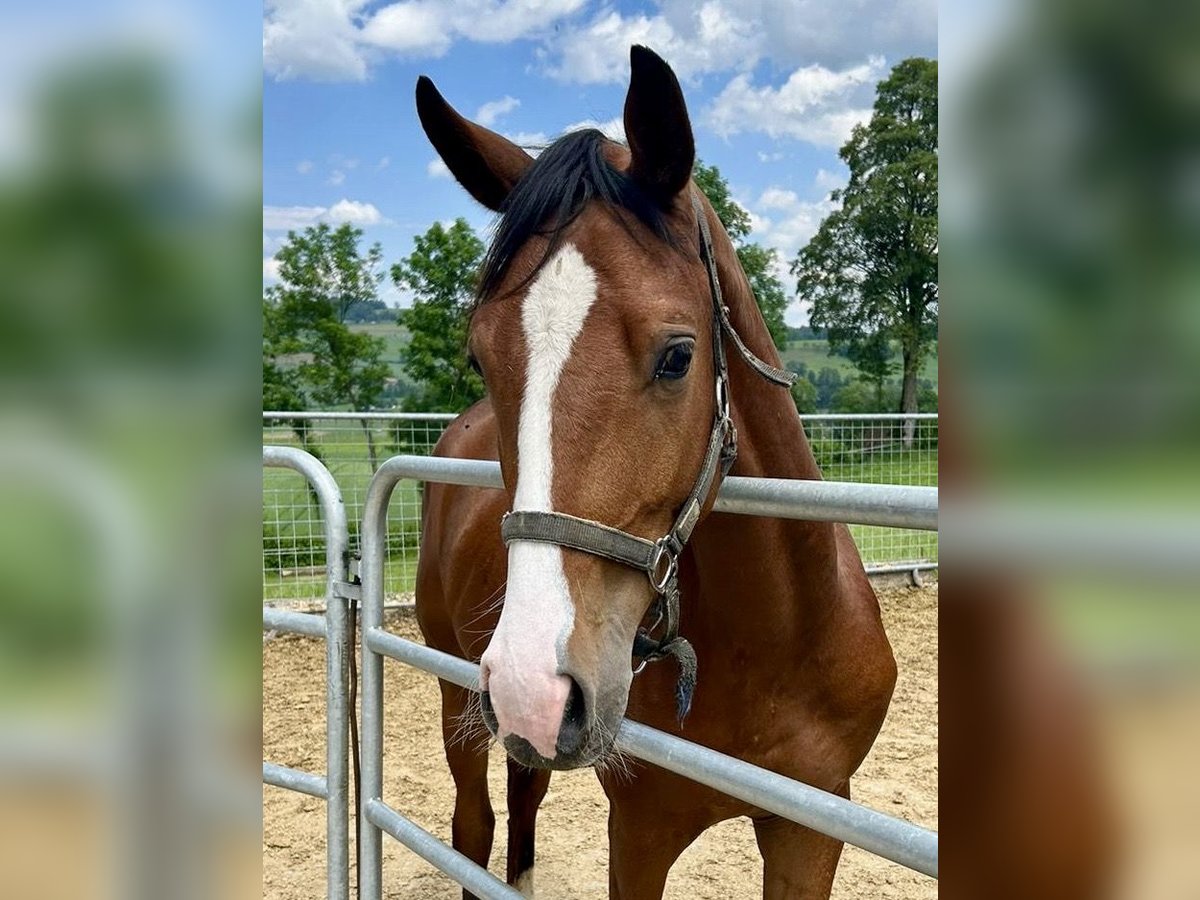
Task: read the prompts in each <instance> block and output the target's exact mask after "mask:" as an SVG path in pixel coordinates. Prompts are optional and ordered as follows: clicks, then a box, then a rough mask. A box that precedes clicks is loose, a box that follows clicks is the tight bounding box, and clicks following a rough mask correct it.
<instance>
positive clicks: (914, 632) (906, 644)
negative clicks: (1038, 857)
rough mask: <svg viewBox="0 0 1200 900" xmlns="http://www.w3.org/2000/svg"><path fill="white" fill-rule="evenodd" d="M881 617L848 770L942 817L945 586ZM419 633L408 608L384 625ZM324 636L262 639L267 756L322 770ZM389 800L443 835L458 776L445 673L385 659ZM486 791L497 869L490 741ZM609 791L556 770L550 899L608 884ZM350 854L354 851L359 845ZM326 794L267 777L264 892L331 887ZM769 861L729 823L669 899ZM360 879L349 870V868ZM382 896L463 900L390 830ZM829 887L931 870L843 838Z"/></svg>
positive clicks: (500, 790)
mask: <svg viewBox="0 0 1200 900" xmlns="http://www.w3.org/2000/svg"><path fill="white" fill-rule="evenodd" d="M879 593H880V603H881V605H882V607H883V616H884V623H885V624H886V626H887V631H888V635H889V637H890V638H891V641H892V646H893V648H894V649H895V653H896V659H897V662H898V664H899V669H900V676H899V681H898V683H897V685H896V693H895V697H894V699H893V701H892V706H891V710H890V712H889V713H888V717H887V720H886V722H885V723H884V726H883V731H882V732H881V734H880V736H879V739H878V740H877V741H876V743H875V746H874V748H873V749H872V751H871V753H870V755H869V756H868V757H867V759H866V761H865V762H864V763H863V765H862V768H861V769H860V770H859V772H858V774H857V775H856V776H855V777H854V779H853V781H852V782H851V791H852V794H853V797H854V799H855V800H856V801H858V802H860V803H865V804H867V805H868V806H871V807H874V808H876V809H879V810H882V811H884V812H887V813H890V814H892V815H897V816H901V817H903V818H906V819H908V820H910V821H913V822H917V823H919V824H922V825H925V826H927V827H930V828H934V829H936V828H937V811H938V808H937V777H938V768H937V767H938V755H937V749H938V696H937V653H938V650H937V647H938V644H937V636H938V633H937V586H936V585H932V586H927V587H924V588H922V589H910V588H904V587H900V588H887V589H881V590H880V592H879ZM388 627H389V628H390V629H392V630H393V631H395V632H397V633H398V634H401V635H403V636H405V637H410V638H415V639H417V640H420V637H419V632H418V631H417V627H416V623H415V621H414V620H413V619H412V617H411V614H409V615H396V616H394V617H393V618H392V619H391V620H390V621H389V624H388ZM324 666H325V663H324V657H323V645H322V644H321V643H320V642H318V641H315V640H311V639H307V638H300V637H292V636H287V637H280V638H273V639H269V640H267V641H266V642H265V644H264V646H263V710H264V712H263V746H264V757H265V758H266V759H269V760H272V761H274V762H279V763H284V764H287V765H292V766H297V767H299V768H303V769H307V770H309V771H321V770H322V769H323V768H324V766H323V756H324V749H323V748H324V727H325V726H324V711H323V710H324V696H325V677H324V671H325V670H324ZM384 671H385V692H386V697H387V704H388V716H387V719H386V722H385V732H384V736H385V759H384V772H385V775H384V778H385V781H384V798H385V799H386V800H387V802H388V803H389V804H390V805H392V806H393V807H395V808H396V809H398V810H400V811H401V812H403V813H405V814H406V815H408V816H409V817H411V818H412V819H414V820H415V821H416V822H418V823H420V824H421V825H422V826H424V827H425V828H427V829H429V830H430V831H432V832H433V833H435V834H437V835H438V836H440V837H441V838H443V839H444V840H447V841H449V838H450V814H451V811H452V809H453V797H454V793H453V790H454V789H453V783H452V782H451V780H450V772H449V769H448V768H447V766H446V763H445V758H444V756H443V755H442V745H441V729H440V727H439V720H440V719H439V695H438V690H437V683H436V681H435V680H434V679H433V678H432V677H431V676H428V675H426V674H425V673H423V672H419V671H417V670H415V669H411V668H409V667H407V666H404V665H401V664H399V663H389V664H388V665H386V666H385V669H384ZM490 782H491V787H492V802H493V805H494V806H495V807H496V809H497V811H498V812H497V817H496V818H497V823H496V839H495V843H494V845H493V846H494V849H493V852H492V860H491V868H492V871H493V872H499V873H500V874H503V872H504V858H503V854H504V847H505V841H506V837H505V834H504V828H505V825H504V814H503V808H504V800H503V797H504V782H505V766H504V761H503V757H502V754H500V753H498V752H493V754H492V759H491V768H490ZM606 817H607V801H606V800H605V797H604V794H603V792H602V791H601V790H600V786H599V784H598V783H597V781H596V779H595V776H594V775H593V774H592V773H591V772H590V771H580V772H566V773H557V774H556V775H555V776H554V778H553V780H552V781H551V783H550V791H549V793H548V795H547V796H546V800H545V802H544V803H543V805H542V809H541V813H540V815H539V817H538V848H537V865H536V878H537V889H538V894H539V896H541V897H543V898H555V900H557V898H564V900H566V898H580V900H582V898H599V897H604V896H606V895H607V887H608V875H607V838H606V834H605V821H606ZM351 859H353V849H352V850H351ZM324 868H325V817H324V811H323V804H322V803H321V802H320V801H318V800H315V799H313V798H310V797H306V796H303V795H300V794H294V793H290V792H287V791H283V790H280V789H278V788H273V787H266V786H264V788H263V896H264V897H266V898H273V900H299V898H312V897H318V896H322V895H323V894H324ZM761 873H762V863H761V858H760V857H759V855H758V850H757V847H756V846H755V843H754V833H753V829H752V828H751V826H750V823H749V821H748V820H745V819H737V820H733V821H729V822H724V823H722V824H720V825H718V826H716V827H714V828H712V829H710V830H709V831H707V832H706V833H705V834H703V835H702V836H701V837H700V838H699V840H697V841H696V843H695V844H693V845H692V846H691V847H690V848H689V849H688V850H687V851H686V852H685V853H684V855H683V856H682V857H681V858H680V859H679V861H678V862H677V863H676V864H675V867H674V868H673V869H672V871H671V875H670V878H669V879H668V881H667V892H666V896H667V897H668V898H678V900H683V898H686V900H709V898H712V900H716V898H727V897H754V896H758V895H759V892H760V885H761ZM351 877H352V879H353V874H352V875H351ZM384 894H385V896H387V897H392V898H415V900H435V898H437V900H443V898H444V900H452V898H454V900H456V898H458V897H460V896H461V894H460V889H459V887H458V886H457V885H456V884H454V882H452V881H451V880H450V879H449V878H448V877H447V876H445V875H443V874H442V873H441V872H438V871H437V870H435V869H433V868H431V867H430V866H429V865H428V864H426V863H425V862H424V861H422V860H421V859H419V858H418V857H416V856H415V855H413V854H412V853H410V852H409V851H408V850H406V849H405V848H404V847H402V846H400V845H399V844H398V843H396V842H395V841H393V840H391V839H390V838H388V837H386V836H385V837H384ZM833 896H834V897H837V898H849V897H878V898H886V900H890V898H932V897H936V896H937V882H935V881H933V880H932V879H929V878H926V877H925V876H923V875H919V874H917V873H915V872H911V871H909V870H907V869H904V868H902V867H900V866H897V865H894V864H892V863H889V862H887V861H885V860H882V859H880V858H878V857H875V856H872V855H871V854H869V853H866V852H865V851H861V850H858V849H857V848H854V847H847V848H846V850H845V853H844V854H843V856H842V863H841V866H840V868H839V870H838V875H837V880H836V882H835V883H834V890H833Z"/></svg>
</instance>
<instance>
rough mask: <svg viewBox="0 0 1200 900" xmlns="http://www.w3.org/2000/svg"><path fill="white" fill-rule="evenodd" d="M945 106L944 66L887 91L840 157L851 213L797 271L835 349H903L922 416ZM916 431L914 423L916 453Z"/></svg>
mask: <svg viewBox="0 0 1200 900" xmlns="http://www.w3.org/2000/svg"><path fill="white" fill-rule="evenodd" d="M937 104H938V96H937V62H936V61H934V60H928V59H919V58H913V59H906V60H904V61H903V62H901V63H899V64H898V65H897V66H896V67H895V68H894V69H892V72H891V74H890V75H889V76H888V77H887V78H886V79H885V80H884V81H882V82H880V84H879V87H878V89H877V93H876V98H875V107H874V112H873V114H872V116H871V121H870V123H869V124H867V125H856V126H855V128H854V130H853V132H852V133H851V135H850V139H849V140H848V141H847V142H846V144H845V145H844V146H843V147H842V149H841V151H840V153H839V155H840V156H841V158H842V160H843V161H844V162H845V163H846V165H847V167H848V168H849V170H850V179H849V183H848V184H847V186H846V187H845V189H844V190H840V191H834V192H833V194H832V199H833V200H834V201H839V202H840V203H841V208H840V209H838V210H836V211H834V212H832V213H830V215H829V216H828V217H827V218H826V219H825V221H824V222H822V223H821V227H820V228H819V229H818V231H817V234H816V235H815V236H814V237H813V239H812V240H811V241H810V242H809V244H808V245H807V246H806V247H804V248H803V249H802V250H801V251H800V253H799V255H798V256H797V257H796V260H795V261H794V263H793V264H792V273H793V274H794V275H796V276H797V291H798V292H799V294H800V296H801V297H803V298H804V299H806V300H808V301H809V302H810V303H811V304H812V316H811V321H812V324H813V325H814V326H815V327H818V328H824V329H825V330H826V331H827V333H828V337H829V343H830V346H831V347H839V346H849V347H861V346H862V345H863V344H864V343H866V342H870V341H872V340H889V339H890V340H894V341H896V342H898V344H899V346H900V355H901V372H902V378H901V391H900V411H901V412H906V413H913V412H916V411H917V406H918V384H917V373H918V371H919V370H920V367H921V361H922V359H923V358H924V357H925V355H926V354H927V353H928V352H929V350H930V348H931V347H932V346H933V344H934V341H935V340H936V339H937V322H938V282H937V275H938V258H937V253H938V230H937V210H938V205H937V188H938V153H937V142H938V135H937V123H938V105H937ZM855 352H856V353H859V352H860V351H858V350H856V351H855ZM860 357H861V358H863V359H870V358H871V357H870V354H869V353H867V354H866V355H865V356H864V355H862V354H861V353H860ZM914 428H915V421H914V420H911V419H909V420H906V422H905V425H904V441H905V444H906V445H908V444H911V442H912V436H913V431H914Z"/></svg>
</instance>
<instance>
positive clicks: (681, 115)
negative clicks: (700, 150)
mask: <svg viewBox="0 0 1200 900" xmlns="http://www.w3.org/2000/svg"><path fill="white" fill-rule="evenodd" d="M629 62H630V65H631V69H632V75H631V76H630V79H629V93H628V94H627V95H626V96H625V138H626V140H628V141H629V152H630V155H631V156H632V161H631V162H630V164H629V174H630V175H631V176H632V177H633V178H634V179H636V180H637V181H638V182H639V183H640V184H641V185H642V187H644V188H645V189H646V190H647V191H649V192H650V195H651V196H653V197H655V198H656V199H657V200H658V201H659V202H660V203H662V204H664V205H665V204H666V203H668V202H669V201H671V200H673V199H674V198H675V197H676V195H678V194H679V192H680V191H682V190H683V189H684V188H685V187H687V184H688V181H689V180H690V179H691V177H692V165H693V163H695V161H696V142H695V139H694V138H693V137H692V123H691V121H690V120H689V119H688V113H687V104H685V103H684V101H683V91H682V90H680V88H679V80H678V79H677V78H676V77H675V73H674V72H672V71H671V67H670V66H668V65H667V64H666V63H665V62H663V59H662V57H660V56H659V55H658V54H657V53H655V52H654V51H653V50H650V49H648V48H646V47H642V46H640V45H637V44H635V45H634V46H633V47H632V48H631V49H630V51H629Z"/></svg>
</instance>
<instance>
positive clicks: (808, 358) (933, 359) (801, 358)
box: [780, 339, 938, 384]
mask: <svg viewBox="0 0 1200 900" xmlns="http://www.w3.org/2000/svg"><path fill="white" fill-rule="evenodd" d="M780 356H782V357H783V363H784V365H785V366H786V365H787V364H788V363H789V362H802V363H804V364H805V365H806V366H808V368H809V369H810V370H812V371H814V372H820V371H821V369H823V368H825V367H826V366H829V367H831V368H834V369H836V370H837V371H838V374H839V375H841V376H842V377H843V378H845V377H847V376H853V375H854V374H855V373H856V370H855V368H854V366H853V364H852V363H851V362H850V360H848V359H846V358H845V357H844V356H836V355H835V356H830V355H829V342H828V341H825V340H819V339H812V340H804V341H792V342H791V343H790V344H789V345H788V348H787V349H786V350H784V351H782V352H781V353H780ZM921 377H922V378H928V379H930V380H931V381H932V382H933V383H934V384H937V378H938V363H937V354H936V352H935V353H934V354H932V355H930V356H928V357H926V358H925V362H924V363H923V364H922V365H921Z"/></svg>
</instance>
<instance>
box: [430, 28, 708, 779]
mask: <svg viewBox="0 0 1200 900" xmlns="http://www.w3.org/2000/svg"><path fill="white" fill-rule="evenodd" d="M631 60H632V76H631V80H630V85H629V90H628V95H627V97H626V101H625V110H624V124H625V133H626V137H627V140H628V147H626V146H624V145H621V144H618V143H615V142H612V141H609V140H607V139H605V138H604V136H603V135H602V134H600V132H598V131H594V130H593V131H583V132H575V133H571V134H568V135H565V136H564V137H562V138H560V139H558V140H557V141H555V142H554V143H553V144H551V145H550V146H549V147H548V148H546V149H545V150H544V151H543V152H542V153H541V154H540V155H539V156H538V157H537V158H534V157H532V156H531V155H530V154H528V153H527V152H526V151H525V150H523V149H521V148H520V147H518V146H516V145H515V144H513V143H512V142H510V141H508V140H507V139H505V138H504V137H502V136H501V135H499V134H496V133H495V132H492V131H490V130H488V129H487V128H484V127H482V126H480V125H477V124H475V123H472V122H470V121H468V120H466V119H465V118H463V117H462V116H460V115H459V114H458V113H457V112H455V111H454V110H453V109H452V108H451V107H450V106H449V105H448V104H447V103H446V101H445V100H444V99H443V98H442V96H441V95H440V94H439V93H438V91H437V89H436V88H435V87H434V86H433V83H432V82H430V81H429V80H428V79H425V78H423V79H421V81H420V82H419V83H418V86H417V109H418V113H419V115H420V119H421V122H422V125H423V126H424V128H425V131H426V133H427V135H428V136H429V138H430V140H431V141H432V143H433V145H434V147H435V148H436V149H437V151H438V153H439V154H440V155H441V157H442V159H443V160H444V161H445V163H446V165H447V167H448V168H449V170H450V171H451V173H453V175H454V176H455V178H456V179H457V180H458V181H459V183H460V184H461V185H462V186H463V187H464V188H465V189H466V190H467V191H468V192H469V193H470V194H471V195H472V196H473V197H474V198H475V199H476V200H478V201H479V202H480V203H482V204H483V205H484V206H486V207H488V208H490V209H492V210H494V211H497V212H499V213H500V214H501V215H500V218H499V221H498V224H497V227H496V234H495V239H494V241H493V244H492V246H491V249H490V251H489V253H488V256H487V258H486V260H485V263H484V267H483V271H482V273H481V276H480V284H479V290H478V298H477V301H476V305H475V308H474V310H473V312H472V317H471V325H470V330H469V339H468V352H469V354H470V358H471V360H472V364H473V365H475V366H476V367H477V369H478V370H479V372H480V373H481V375H482V376H483V378H484V380H485V382H486V385H487V390H488V394H489V396H490V398H491V403H492V406H493V409H494V412H495V417H496V424H497V430H498V443H499V446H498V453H499V458H500V465H501V469H502V472H503V476H504V484H505V487H506V490H507V491H508V493H509V495H510V500H511V507H510V508H511V509H512V510H513V511H517V512H535V513H556V514H565V516H571V517H577V518H578V519H582V520H587V521H590V522H593V523H603V524H604V525H606V526H610V527H612V528H615V529H619V530H620V531H621V532H625V533H626V534H628V535H633V536H638V537H642V538H645V539H646V541H654V540H655V539H657V538H659V537H660V536H661V535H663V534H665V533H667V532H669V530H670V529H671V528H672V525H673V523H676V522H677V521H678V516H679V514H680V509H681V507H682V506H683V505H684V504H685V503H686V502H687V501H688V500H689V498H690V496H691V495H692V494H694V493H695V488H696V484H697V473H698V472H699V471H701V470H702V468H703V467H704V466H705V464H706V457H707V456H708V455H710V454H707V453H706V451H707V450H708V448H709V447H710V445H712V441H711V440H710V435H711V434H713V433H714V424H713V423H714V417H717V416H718V415H719V409H718V406H719V403H718V399H717V395H718V393H719V391H714V384H715V383H716V381H715V379H716V373H717V368H716V366H717V362H716V359H715V352H716V351H715V350H714V348H715V347H716V346H717V345H716V344H715V343H714V340H713V338H714V331H715V330H717V328H718V325H717V323H716V322H715V321H714V314H713V299H712V294H711V293H710V285H709V276H708V272H707V270H706V268H705V265H704V263H703V261H702V259H701V254H700V249H699V245H698V239H697V218H696V213H697V210H701V209H702V210H703V211H704V212H703V214H705V215H709V214H710V210H709V207H708V206H707V204H704V205H703V206H702V207H701V206H698V205H695V204H694V200H693V192H694V191H695V188H694V187H693V186H692V184H691V174H692V167H693V163H694V159H695V147H694V141H693V136H692V130H691V124H690V122H689V119H688V113H687V109H686V106H685V104H684V99H683V94H682V92H681V90H680V88H679V83H678V81H677V80H676V78H675V75H674V73H673V72H672V71H671V69H670V68H669V67H668V66H667V64H666V63H665V62H663V61H662V60H661V59H660V58H659V57H658V56H656V55H655V54H654V53H653V52H651V51H649V50H647V49H645V48H642V47H634V48H633V50H632V53H631ZM711 221H712V222H714V223H715V221H716V220H715V217H712V218H711ZM712 485H713V483H712V482H710V484H706V485H705V489H704V491H703V492H702V494H703V496H701V497H700V498H699V499H700V501H701V502H700V503H699V504H698V505H697V509H698V510H699V511H700V512H703V511H704V510H706V509H707V508H708V506H709V505H710V504H711V502H712V495H713V494H714V493H715V490H709V489H708V488H709V487H710V486H712ZM565 516H564V518H565ZM497 524H498V527H499V523H497ZM691 524H692V525H694V521H693V522H692V523H691ZM562 544H563V542H561V541H558V542H546V541H539V540H528V539H522V538H520V537H518V538H517V539H513V540H510V541H509V544H508V575H507V579H508V580H507V586H506V596H505V600H504V606H503V610H502V612H501V615H500V619H499V624H498V625H497V627H496V630H495V632H494V634H493V636H492V638H491V641H490V643H489V645H488V647H487V650H486V651H485V652H484V654H483V657H482V659H481V675H480V679H481V687H482V688H483V690H484V694H483V696H484V701H485V702H484V718H485V721H486V722H487V724H488V727H489V729H490V730H491V731H492V732H493V733H494V734H495V735H496V736H497V737H498V738H499V739H500V740H501V742H502V743H503V744H504V747H505V748H506V750H507V751H508V752H509V754H510V755H512V756H513V757H514V758H516V759H517V760H518V761H520V762H522V763H524V764H526V765H530V766H537V767H550V768H574V767H578V766H584V765H590V764H593V763H594V762H596V761H597V760H598V759H600V758H601V757H603V756H604V755H605V754H606V753H607V752H608V750H609V749H610V748H611V746H612V742H613V740H614V736H615V732H616V729H617V726H618V725H619V723H620V721H621V718H622V716H623V714H624V711H625V707H626V704H627V702H628V697H629V689H630V685H631V682H632V678H633V670H632V666H631V657H632V653H633V647H634V641H635V637H636V635H637V631H638V628H639V625H641V624H643V619H644V618H645V617H646V616H647V613H648V611H649V610H650V608H651V605H652V603H654V602H655V600H656V598H657V597H658V596H659V591H657V590H656V589H655V586H654V584H653V582H654V580H655V576H654V574H653V573H651V577H650V578H647V577H646V575H647V573H646V572H643V571H638V570H637V569H635V568H633V567H631V566H630V565H627V564H621V563H618V562H614V561H612V560H611V559H606V558H604V557H603V556H602V555H597V553H596V552H595V551H591V552H581V551H579V550H577V549H571V548H569V547H568V546H563V545H562ZM674 562H675V560H674V558H672V560H671V564H672V565H673V564H674ZM662 574H665V573H662Z"/></svg>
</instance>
